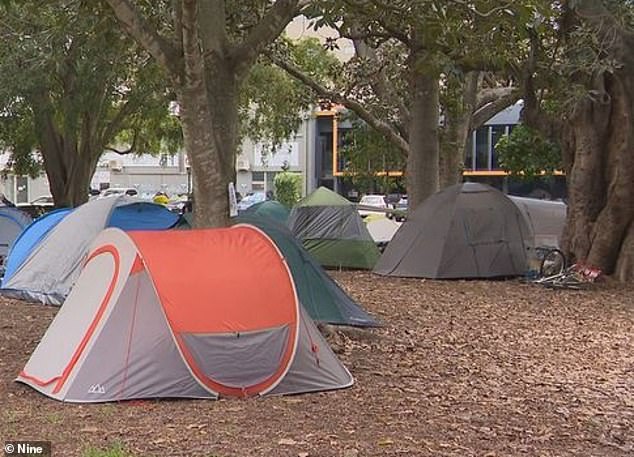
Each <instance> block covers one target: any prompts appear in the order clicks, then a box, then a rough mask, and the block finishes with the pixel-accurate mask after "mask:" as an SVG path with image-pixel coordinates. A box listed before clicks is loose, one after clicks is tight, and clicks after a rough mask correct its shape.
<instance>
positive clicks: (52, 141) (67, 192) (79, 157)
mask: <svg viewBox="0 0 634 457" xmlns="http://www.w3.org/2000/svg"><path fill="white" fill-rule="evenodd" d="M32 106H33V112H34V114H35V125H36V131H37V135H38V140H39V144H40V149H41V153H42V158H43V159H44V171H45V172H46V176H47V178H48V182H49V187H50V189H51V195H52V196H53V201H54V202H55V206H56V207H58V208H64V207H70V208H72V207H75V206H79V205H81V204H82V203H85V202H86V201H87V200H88V188H89V187H90V180H91V179H92V176H93V174H94V173H95V169H96V167H97V161H98V158H99V156H100V155H101V149H100V148H99V146H96V145H94V144H93V143H90V144H88V141H87V142H86V144H82V145H79V144H78V143H77V135H73V138H72V139H69V138H65V137H64V136H63V135H61V134H60V133H59V131H58V129H57V127H56V125H55V122H54V119H53V110H52V107H51V106H50V104H49V98H48V97H47V96H44V98H40V99H38V100H37V103H33V104H32ZM82 133H86V132H82ZM81 137H82V138H83V137H86V135H81ZM80 147H81V148H83V149H82V151H81V154H79V152H78V148H80Z"/></svg>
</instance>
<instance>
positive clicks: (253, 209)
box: [241, 200, 290, 224]
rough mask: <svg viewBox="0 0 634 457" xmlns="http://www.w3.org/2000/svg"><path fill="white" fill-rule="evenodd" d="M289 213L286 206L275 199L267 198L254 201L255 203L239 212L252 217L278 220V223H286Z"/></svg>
mask: <svg viewBox="0 0 634 457" xmlns="http://www.w3.org/2000/svg"><path fill="white" fill-rule="evenodd" d="M289 214H290V211H289V210H288V208H286V206H284V205H282V204H281V203H280V202H278V201H275V200H267V201H264V202H260V203H256V204H255V205H251V206H249V207H248V208H247V209H245V210H244V211H243V212H242V213H241V215H243V216H247V217H252V218H255V219H257V218H260V217H267V218H269V219H273V220H274V221H277V222H279V223H280V224H286V220H287V219H288V215H289Z"/></svg>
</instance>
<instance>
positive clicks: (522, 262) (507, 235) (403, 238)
mask: <svg viewBox="0 0 634 457" xmlns="http://www.w3.org/2000/svg"><path fill="white" fill-rule="evenodd" d="M528 236H529V231H528V227H527V225H526V222H525V219H524V217H523V216H522V214H521V212H520V210H519V209H518V208H517V206H515V204H514V203H513V202H512V201H511V200H510V199H509V198H508V197H507V196H506V195H504V194H503V193H502V192H500V191H498V190H496V189H494V188H493V187H490V186H487V185H484V184H478V183H464V184H457V185H455V186H451V187H448V188H446V189H443V190H442V191H440V192H437V193H436V194H434V195H432V196H431V197H429V198H428V199H427V200H425V201H424V202H423V203H422V204H421V205H420V206H419V207H418V208H417V209H416V210H415V211H413V212H412V214H411V215H410V217H409V218H408V220H407V222H405V223H404V224H403V225H402V226H401V228H400V229H399V230H398V232H396V235H395V236H394V238H393V239H392V241H391V242H390V243H389V244H388V246H387V248H386V250H385V252H384V253H383V255H382V256H381V258H380V259H379V262H378V263H377V265H376V267H375V269H374V272H375V273H378V274H381V275H389V276H402V277H417V278H432V279H450V278H492V277H503V276H516V275H521V274H523V273H524V272H525V270H526V266H527V265H526V248H527V246H528V243H527V242H526V240H527V237H528Z"/></svg>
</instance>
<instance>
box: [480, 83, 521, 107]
mask: <svg viewBox="0 0 634 457" xmlns="http://www.w3.org/2000/svg"><path fill="white" fill-rule="evenodd" d="M517 90H518V89H517V88H515V87H510V86H507V87H493V88H490V89H482V90H480V91H479V92H478V97H477V100H476V107H477V108H476V109H480V108H482V107H484V106H485V105H488V104H489V103H491V102H494V101H495V100H498V99H499V98H501V97H505V96H507V95H510V94H511V93H512V92H517Z"/></svg>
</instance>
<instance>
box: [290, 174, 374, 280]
mask: <svg viewBox="0 0 634 457" xmlns="http://www.w3.org/2000/svg"><path fill="white" fill-rule="evenodd" d="M288 226H289V228H290V229H291V231H292V232H293V235H295V237H296V238H297V239H299V240H301V242H302V243H303V245H304V247H305V248H306V250H307V251H308V252H310V253H311V254H312V255H313V256H314V257H315V258H316V259H317V260H318V261H319V263H321V264H322V265H323V266H326V267H333V268H361V269H368V270H371V269H372V268H374V265H375V264H376V262H377V260H378V258H379V256H380V252H379V249H378V248H377V246H376V244H375V243H374V241H373V240H372V237H371V236H370V233H369V232H368V229H367V227H366V226H365V224H364V223H363V220H362V219H361V216H359V213H358V212H357V208H356V206H355V205H354V204H353V203H351V202H349V201H348V200H346V199H345V198H343V197H342V196H341V195H339V194H337V193H335V192H333V191H331V190H329V189H326V188H325V187H320V188H319V189H317V190H316V191H314V192H313V193H312V194H310V195H309V196H307V197H306V198H305V199H303V200H302V201H300V202H299V203H298V204H297V205H296V206H295V207H294V208H293V210H292V211H291V215H290V216H289V218H288Z"/></svg>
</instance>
